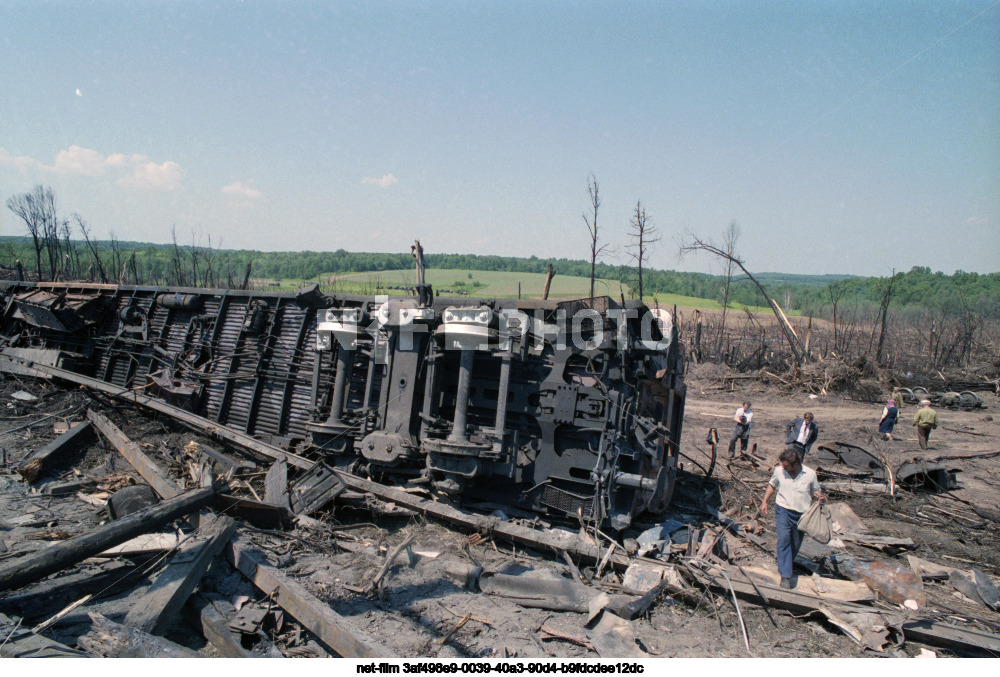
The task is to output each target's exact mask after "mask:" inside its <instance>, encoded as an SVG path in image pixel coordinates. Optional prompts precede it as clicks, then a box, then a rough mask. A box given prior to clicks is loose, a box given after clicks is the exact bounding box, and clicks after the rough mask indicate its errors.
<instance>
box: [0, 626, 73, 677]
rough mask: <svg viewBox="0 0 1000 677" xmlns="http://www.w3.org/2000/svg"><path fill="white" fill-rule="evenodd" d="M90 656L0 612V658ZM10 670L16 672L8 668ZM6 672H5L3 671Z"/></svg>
mask: <svg viewBox="0 0 1000 677" xmlns="http://www.w3.org/2000/svg"><path fill="white" fill-rule="evenodd" d="M57 657H67V658H90V656H89V655H87V654H86V653H84V652H82V651H77V650H76V649H71V648H69V647H68V646H66V645H65V644H60V643H59V642H56V641H55V640H51V639H49V638H48V637H44V636H42V635H36V634H35V633H33V632H32V631H31V628H30V627H27V626H25V625H24V624H21V625H20V626H18V624H17V623H15V622H14V621H12V620H11V619H10V618H8V617H7V616H5V615H3V614H0V658H57ZM10 671H11V672H17V671H16V670H14V669H13V668H10ZM5 674H6V673H5Z"/></svg>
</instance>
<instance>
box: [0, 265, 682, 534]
mask: <svg viewBox="0 0 1000 677" xmlns="http://www.w3.org/2000/svg"><path fill="white" fill-rule="evenodd" d="M0 284H2V286H0V293H2V300H3V303H4V305H3V308H4V314H3V319H2V322H0V348H2V357H0V360H2V361H3V369H4V370H5V371H8V372H11V371H13V372H17V373H22V374H26V375H38V374H39V372H38V371H37V370H36V369H33V368H32V366H33V365H36V366H37V365H48V366H49V367H57V368H59V369H63V370H67V371H69V372H72V373H74V374H78V375H80V376H86V377H90V378H94V379H97V380H100V381H103V382H105V383H108V384H113V385H114V386H117V387H119V388H121V389H122V390H123V391H126V390H136V391H142V392H143V393H144V394H146V395H149V396H153V397H155V398H158V399H161V400H163V401H165V402H167V403H169V404H172V405H174V406H178V407H181V408H184V409H186V410H188V411H190V412H193V413H195V414H197V415H198V416H201V417H203V418H206V419H209V420H211V421H213V422H215V423H217V424H218V425H220V426H225V427H228V428H231V429H234V430H237V431H240V432H242V433H245V434H248V435H252V436H253V437H255V438H257V439H260V440H262V441H265V442H267V443H269V444H272V445H276V446H280V447H282V448H284V449H287V450H289V451H294V452H295V453H296V454H299V455H302V456H306V457H308V458H313V459H317V460H322V461H324V462H325V463H327V464H328V465H330V466H334V467H341V468H343V469H346V470H350V472H352V473H355V474H360V475H367V476H368V477H370V478H372V479H375V480H377V481H382V482H408V483H416V484H421V485H423V486H425V487H426V488H427V489H428V490H433V491H437V492H443V493H445V494H449V495H451V496H453V497H455V498H456V499H457V498H461V497H466V498H467V497H475V498H476V499H489V500H498V501H502V502H504V503H505V504H509V505H516V506H520V507H525V508H530V509H532V510H536V511H541V512H544V513H549V514H555V515H564V516H569V517H572V518H574V519H576V518H579V519H583V520H587V521H594V522H597V523H599V524H602V525H605V526H609V527H611V528H614V529H623V528H625V527H626V526H628V525H629V524H630V522H631V520H632V519H633V517H635V516H636V515H637V514H639V513H640V512H642V511H644V510H645V511H650V512H654V513H655V512H660V511H662V510H663V509H664V508H665V507H666V505H667V504H668V503H669V501H670V497H671V493H672V489H673V484H674V476H675V473H676V469H677V454H678V444H679V442H680V437H681V424H682V419H683V409H684V394H685V388H684V358H683V353H682V349H681V347H680V345H679V342H678V341H677V331H676V328H675V327H674V325H673V323H672V322H671V320H670V317H669V315H667V314H666V313H657V312H655V311H652V310H650V309H649V308H647V307H646V306H645V305H643V304H641V303H639V302H631V301H623V302H622V303H617V302H615V301H613V300H612V299H610V298H608V297H597V298H594V299H580V300H573V301H520V300H501V299H470V298H467V297H462V298H440V299H434V298H433V294H432V291H431V289H430V287H429V286H427V285H419V286H418V295H417V296H412V297H392V298H390V297H384V296H382V297H376V296H353V295H340V294H338V295H324V294H321V293H320V292H319V291H318V289H317V288H316V287H315V286H312V287H309V288H306V289H303V290H300V291H299V292H297V293H291V292H288V293H283V292H260V291H240V290H217V289H216V290H212V289H195V288H164V287H145V286H115V285H100V284H86V283H82V284H80V283H66V284H63V283H23V282H13V283H0Z"/></svg>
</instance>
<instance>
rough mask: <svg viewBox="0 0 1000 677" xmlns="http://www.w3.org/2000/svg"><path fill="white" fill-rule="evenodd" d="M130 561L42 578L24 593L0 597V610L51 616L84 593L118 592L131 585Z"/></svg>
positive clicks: (27, 615)
mask: <svg viewBox="0 0 1000 677" xmlns="http://www.w3.org/2000/svg"><path fill="white" fill-rule="evenodd" d="M134 571H135V566H134V565H133V564H132V563H131V562H121V561H114V562H102V563H101V564H99V565H97V566H93V567H86V568H84V569H82V570H81V571H78V572H75V573H72V574H68V575H66V576H60V577H59V578H56V579H54V580H46V581H42V582H41V583H39V584H38V585H36V586H32V587H31V588H28V589H27V590H25V591H24V592H21V593H18V594H15V595H8V596H6V597H3V598H0V611H3V612H5V613H11V614H15V615H18V616H21V617H23V618H25V619H26V620H33V619H38V618H44V617H47V616H51V615H52V614H54V613H56V612H57V611H59V610H60V609H62V608H63V607H65V606H66V603H67V602H68V601H70V600H74V599H79V598H81V597H83V596H84V595H87V594H92V593H101V594H102V595H103V596H108V595H112V594H115V593H117V592H120V591H121V590H122V589H123V586H127V587H132V586H133V585H135V583H136V577H135V576H130V575H129V574H131V573H133V572H134Z"/></svg>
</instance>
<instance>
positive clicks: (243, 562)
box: [224, 536, 391, 658]
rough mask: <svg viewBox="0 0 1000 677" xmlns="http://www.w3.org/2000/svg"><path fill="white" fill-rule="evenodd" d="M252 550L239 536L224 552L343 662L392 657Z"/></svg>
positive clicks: (245, 574)
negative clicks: (350, 659) (356, 659)
mask: <svg viewBox="0 0 1000 677" xmlns="http://www.w3.org/2000/svg"><path fill="white" fill-rule="evenodd" d="M251 547H252V544H251V542H250V541H249V540H247V539H246V538H245V537H243V536H237V537H236V538H234V539H233V540H231V541H230V542H229V545H228V546H226V547H225V548H224V552H225V555H226V558H227V559H228V560H229V562H230V564H232V565H233V566H234V567H236V568H237V569H239V570H240V572H241V573H242V574H243V575H244V576H246V577H247V578H248V579H250V580H251V581H253V584H254V585H256V586H257V587H258V588H260V589H261V590H262V591H263V592H265V593H267V594H269V595H271V597H272V599H273V600H274V601H275V603H276V604H277V605H278V606H280V607H281V608H282V609H284V610H285V611H287V612H288V613H289V614H290V615H291V616H292V617H294V618H295V620H297V621H298V622H299V623H301V624H302V625H303V626H304V627H305V628H306V629H307V630H309V632H311V633H313V634H314V635H316V637H318V638H319V639H320V641H321V642H323V644H325V645H326V646H327V647H329V648H330V649H332V650H333V651H334V652H335V653H336V654H338V655H340V656H343V657H344V658H385V657H388V656H390V655H391V653H390V651H389V649H387V648H386V647H384V646H381V645H379V644H377V643H376V642H375V641H374V640H372V639H371V638H369V637H367V636H365V635H364V634H363V633H361V632H358V631H357V630H354V629H353V628H351V627H350V621H349V620H348V619H346V618H344V617H343V616H341V615H340V614H338V613H337V612H335V611H334V610H333V609H331V608H330V605H329V604H327V603H326V602H323V601H322V600H320V599H318V598H317V597H315V596H314V595H313V594H312V593H310V592H309V591H308V590H306V589H305V587H304V586H303V585H302V584H301V583H299V582H298V581H295V580H293V579H290V578H287V577H286V576H285V575H284V574H282V573H281V572H280V571H278V570H277V569H275V568H274V567H272V566H270V565H268V564H266V563H264V562H263V561H261V560H260V559H259V558H258V557H257V556H255V555H254V554H253V552H252V550H251Z"/></svg>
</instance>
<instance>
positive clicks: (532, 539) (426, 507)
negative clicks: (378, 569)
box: [336, 470, 624, 563]
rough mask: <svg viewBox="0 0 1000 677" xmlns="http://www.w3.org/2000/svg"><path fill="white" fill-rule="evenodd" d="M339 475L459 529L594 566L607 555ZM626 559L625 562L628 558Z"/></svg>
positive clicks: (560, 534)
mask: <svg viewBox="0 0 1000 677" xmlns="http://www.w3.org/2000/svg"><path fill="white" fill-rule="evenodd" d="M336 473H337V474H338V475H339V476H340V478H341V479H342V480H343V481H344V484H346V485H347V486H348V487H350V488H352V489H355V490H357V491H364V492H368V493H371V494H374V495H375V496H377V497H379V498H381V499H384V500H386V501H392V502H393V503H396V504H398V505H402V506H405V507H407V508H410V509H412V510H415V511H417V512H420V513H423V514H425V515H431V516H433V517H437V518H439V519H443V520H446V521H448V522H450V523H452V524H455V525H458V526H462V527H466V528H468V529H473V530H475V531H480V532H482V533H489V534H491V535H494V536H501V537H503V538H505V539H507V540H510V541H514V542H515V543H520V544H524V545H530V546H532V547H536V548H540V549H542V550H551V551H553V552H559V551H560V550H565V551H566V552H568V553H570V554H571V555H576V556H577V557H582V558H585V559H586V560H588V561H590V562H594V563H596V562H598V561H600V557H601V556H602V555H603V554H605V553H604V552H603V550H602V549H601V548H600V547H599V546H598V545H597V544H596V543H595V544H588V543H585V542H584V541H583V540H581V539H580V538H579V537H578V536H577V535H576V534H573V533H569V532H565V531H555V530H551V531H537V530H535V529H530V528H528V527H524V526H520V525H517V524H510V523H508V522H506V521H504V520H501V519H497V518H496V517H482V516H480V515H473V514H472V513H468V512H465V511H464V510H459V509H457V508H453V507H451V506H450V505H445V504H443V503H437V502H435V501H430V500H427V499H425V498H420V497H419V496H414V495H413V494H408V493H406V492H405V491H403V490H401V489H396V488H394V487H387V486H385V485H382V484H379V483H378V482H372V481H370V480H366V479H363V478H361V477H357V476H355V475H351V474H349V473H345V472H340V471H339V470H338V471H336ZM618 559H619V558H618V556H616V557H615V561H616V562H617V561H618ZM622 559H623V560H624V558H622Z"/></svg>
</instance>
